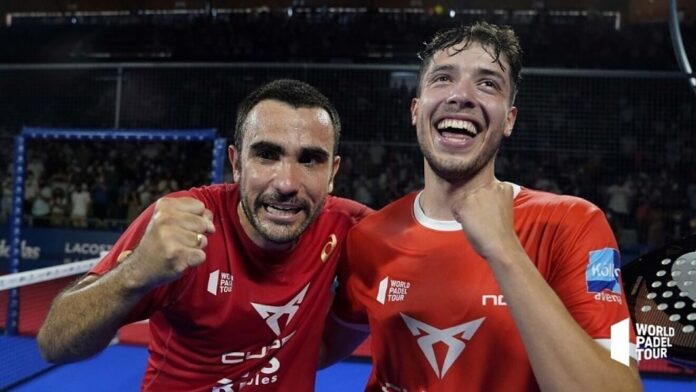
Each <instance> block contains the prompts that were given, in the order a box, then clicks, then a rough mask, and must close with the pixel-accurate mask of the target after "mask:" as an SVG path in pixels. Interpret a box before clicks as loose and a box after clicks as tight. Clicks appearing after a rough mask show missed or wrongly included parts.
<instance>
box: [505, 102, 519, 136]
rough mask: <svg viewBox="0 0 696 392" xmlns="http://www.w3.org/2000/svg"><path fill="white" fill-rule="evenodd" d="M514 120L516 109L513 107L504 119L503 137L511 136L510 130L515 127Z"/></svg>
mask: <svg viewBox="0 0 696 392" xmlns="http://www.w3.org/2000/svg"><path fill="white" fill-rule="evenodd" d="M516 119H517V107H516V106H513V107H511V108H510V110H509V111H508V114H507V116H506V117H505V131H504V132H503V134H504V135H505V137H510V135H512V128H513V127H514V126H515V120H516Z"/></svg>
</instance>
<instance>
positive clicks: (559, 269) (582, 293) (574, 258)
mask: <svg viewBox="0 0 696 392" xmlns="http://www.w3.org/2000/svg"><path fill="white" fill-rule="evenodd" d="M563 220H564V221H565V223H562V224H561V225H560V227H561V228H560V229H559V232H558V238H557V239H556V240H555V241H554V242H553V244H554V248H553V249H552V255H553V256H552V257H553V260H554V263H553V267H552V272H551V276H550V277H549V284H550V286H551V287H552V288H553V289H554V291H555V292H556V294H557V295H558V296H559V297H560V299H561V300H562V301H563V303H564V304H565V305H566V308H567V309H568V310H569V312H570V313H571V315H572V316H573V317H574V318H575V320H576V322H577V323H578V324H579V325H580V326H581V327H582V328H583V329H584V330H585V331H586V332H587V333H588V334H589V335H590V336H591V337H592V338H595V339H608V338H610V337H611V325H612V324H614V323H617V322H619V321H622V320H624V319H625V318H627V317H629V313H628V307H627V304H626V297H625V295H624V293H623V285H622V283H621V278H620V266H621V262H620V255H619V251H618V246H617V243H616V239H615V238H614V234H613V232H612V230H611V228H610V226H609V223H608V222H607V220H606V217H605V216H604V213H603V212H602V211H601V210H600V209H599V208H597V207H596V206H594V205H592V204H590V203H587V202H578V203H573V204H572V205H571V206H570V208H569V209H568V213H567V215H566V216H565V217H564V219H563ZM630 335H631V341H632V342H634V343H635V334H634V331H633V328H631V333H630Z"/></svg>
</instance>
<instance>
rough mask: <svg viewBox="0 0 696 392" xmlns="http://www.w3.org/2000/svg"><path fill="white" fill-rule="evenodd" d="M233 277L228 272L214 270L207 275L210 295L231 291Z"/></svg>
mask: <svg viewBox="0 0 696 392" xmlns="http://www.w3.org/2000/svg"><path fill="white" fill-rule="evenodd" d="M233 281H234V277H233V276H232V274H230V273H228V272H220V270H215V271H213V272H211V273H210V275H208V292H209V293H210V294H212V295H218V293H231V292H232V282H233Z"/></svg>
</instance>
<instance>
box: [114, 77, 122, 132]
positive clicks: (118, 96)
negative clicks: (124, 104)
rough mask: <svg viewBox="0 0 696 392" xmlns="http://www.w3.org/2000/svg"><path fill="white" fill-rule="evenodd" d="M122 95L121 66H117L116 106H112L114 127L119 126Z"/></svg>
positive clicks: (117, 127)
mask: <svg viewBox="0 0 696 392" xmlns="http://www.w3.org/2000/svg"><path fill="white" fill-rule="evenodd" d="M122 95H123V67H118V73H117V76H116V103H115V105H116V107H115V108H114V129H119V128H120V127H121V97H122Z"/></svg>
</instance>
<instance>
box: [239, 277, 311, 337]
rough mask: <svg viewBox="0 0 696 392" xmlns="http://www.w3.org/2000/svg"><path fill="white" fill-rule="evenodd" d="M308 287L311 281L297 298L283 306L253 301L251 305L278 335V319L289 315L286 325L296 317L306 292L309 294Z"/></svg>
mask: <svg viewBox="0 0 696 392" xmlns="http://www.w3.org/2000/svg"><path fill="white" fill-rule="evenodd" d="M308 288H309V283H307V286H305V287H304V288H303V289H302V291H300V293H299V294H297V295H296V296H295V298H293V299H291V300H290V301H289V302H288V303H286V304H285V305H282V306H271V305H263V304H257V303H254V302H252V303H251V306H253V307H254V309H256V311H257V312H258V313H259V315H260V316H261V318H263V319H264V320H266V324H268V327H269V328H271V330H272V331H273V332H274V333H275V334H276V336H279V335H280V325H279V324H278V321H279V320H280V318H281V317H282V316H283V315H288V319H287V321H286V322H285V325H287V324H288V323H289V322H290V320H292V318H293V317H295V313H296V312H297V309H299V308H300V304H301V303H302V300H303V299H304V296H305V294H307V289H308Z"/></svg>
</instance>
